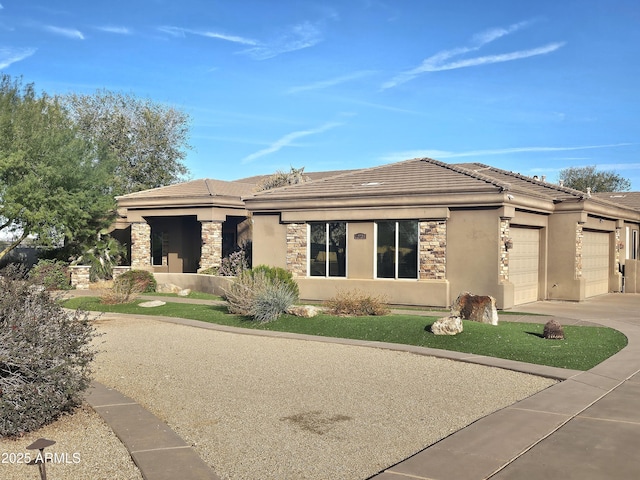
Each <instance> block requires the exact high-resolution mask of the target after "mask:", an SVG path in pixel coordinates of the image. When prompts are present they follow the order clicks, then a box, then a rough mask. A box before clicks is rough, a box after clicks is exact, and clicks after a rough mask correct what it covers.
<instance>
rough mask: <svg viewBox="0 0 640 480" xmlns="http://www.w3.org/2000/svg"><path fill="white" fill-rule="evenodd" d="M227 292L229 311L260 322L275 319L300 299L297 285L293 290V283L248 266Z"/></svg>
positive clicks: (225, 291)
mask: <svg viewBox="0 0 640 480" xmlns="http://www.w3.org/2000/svg"><path fill="white" fill-rule="evenodd" d="M294 285H295V283H294ZM296 287H297V285H296ZM224 293H225V299H226V300H227V303H228V309H229V312H230V313H236V314H239V315H245V316H250V317H253V318H254V319H255V320H258V321H260V322H268V321H271V320H275V319H276V318H278V317H279V316H280V315H281V314H282V313H284V312H285V311H286V309H287V308H288V307H290V306H291V305H293V304H294V303H295V302H296V300H297V299H298V293H297V288H296V289H295V290H294V289H293V288H292V286H291V284H290V283H287V282H283V281H281V280H280V279H278V278H277V277H270V276H268V275H267V274H266V273H265V271H262V270H258V271H252V270H245V271H244V272H243V273H242V274H240V275H239V276H238V277H236V279H235V280H234V281H233V282H231V284H230V285H229V287H227V288H226V289H225V290H224Z"/></svg>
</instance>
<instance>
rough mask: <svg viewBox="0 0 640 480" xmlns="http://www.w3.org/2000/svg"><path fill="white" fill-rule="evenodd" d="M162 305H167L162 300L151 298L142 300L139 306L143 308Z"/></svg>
mask: <svg viewBox="0 0 640 480" xmlns="http://www.w3.org/2000/svg"><path fill="white" fill-rule="evenodd" d="M162 305H166V303H165V302H163V301H162V300H151V301H149V302H142V303H139V304H138V306H139V307H143V308H153V307H161V306H162Z"/></svg>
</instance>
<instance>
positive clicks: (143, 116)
mask: <svg viewBox="0 0 640 480" xmlns="http://www.w3.org/2000/svg"><path fill="white" fill-rule="evenodd" d="M64 103H65V105H66V107H67V108H68V109H69V110H70V112H71V115H72V118H73V119H74V121H75V123H76V125H77V126H78V128H79V129H80V131H81V132H82V134H83V136H84V137H85V138H86V139H88V140H90V141H92V142H94V143H96V144H101V145H103V146H104V147H105V148H107V150H108V151H109V152H111V153H112V154H113V155H114V156H115V157H116V159H117V166H116V176H115V183H114V185H113V191H114V194H115V195H124V194H127V193H133V192H137V191H140V190H146V189H149V188H156V187H161V186H165V185H169V184H172V183H177V182H180V181H182V180H183V179H184V176H185V175H186V174H187V173H188V169H187V167H186V166H185V165H184V163H183V160H184V158H185V157H186V150H188V149H189V148H191V147H190V145H189V144H188V142H187V137H188V124H189V117H188V115H187V114H185V113H183V112H181V111H179V110H176V109H175V108H172V107H166V106H163V105H160V104H157V103H154V102H152V101H150V100H142V99H139V98H136V97H134V96H132V95H127V94H122V93H114V92H109V91H107V90H100V91H97V92H96V93H95V94H94V95H79V94H75V93H74V94H70V95H67V96H66V97H65V98H64Z"/></svg>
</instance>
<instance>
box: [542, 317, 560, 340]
mask: <svg viewBox="0 0 640 480" xmlns="http://www.w3.org/2000/svg"><path fill="white" fill-rule="evenodd" d="M542 336H543V337H544V338H546V339H548V340H564V330H563V329H562V325H560V323H559V322H558V321H556V320H555V319H553V318H552V319H551V320H549V321H548V322H547V323H545V324H544V329H543V330H542Z"/></svg>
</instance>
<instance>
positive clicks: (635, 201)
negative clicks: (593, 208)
mask: <svg viewBox="0 0 640 480" xmlns="http://www.w3.org/2000/svg"><path fill="white" fill-rule="evenodd" d="M593 196H594V197H596V198H600V199H602V200H606V201H607V202H611V203H614V204H616V205H618V206H621V207H626V208H631V209H633V210H638V211H640V192H599V193H594V194H593Z"/></svg>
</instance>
